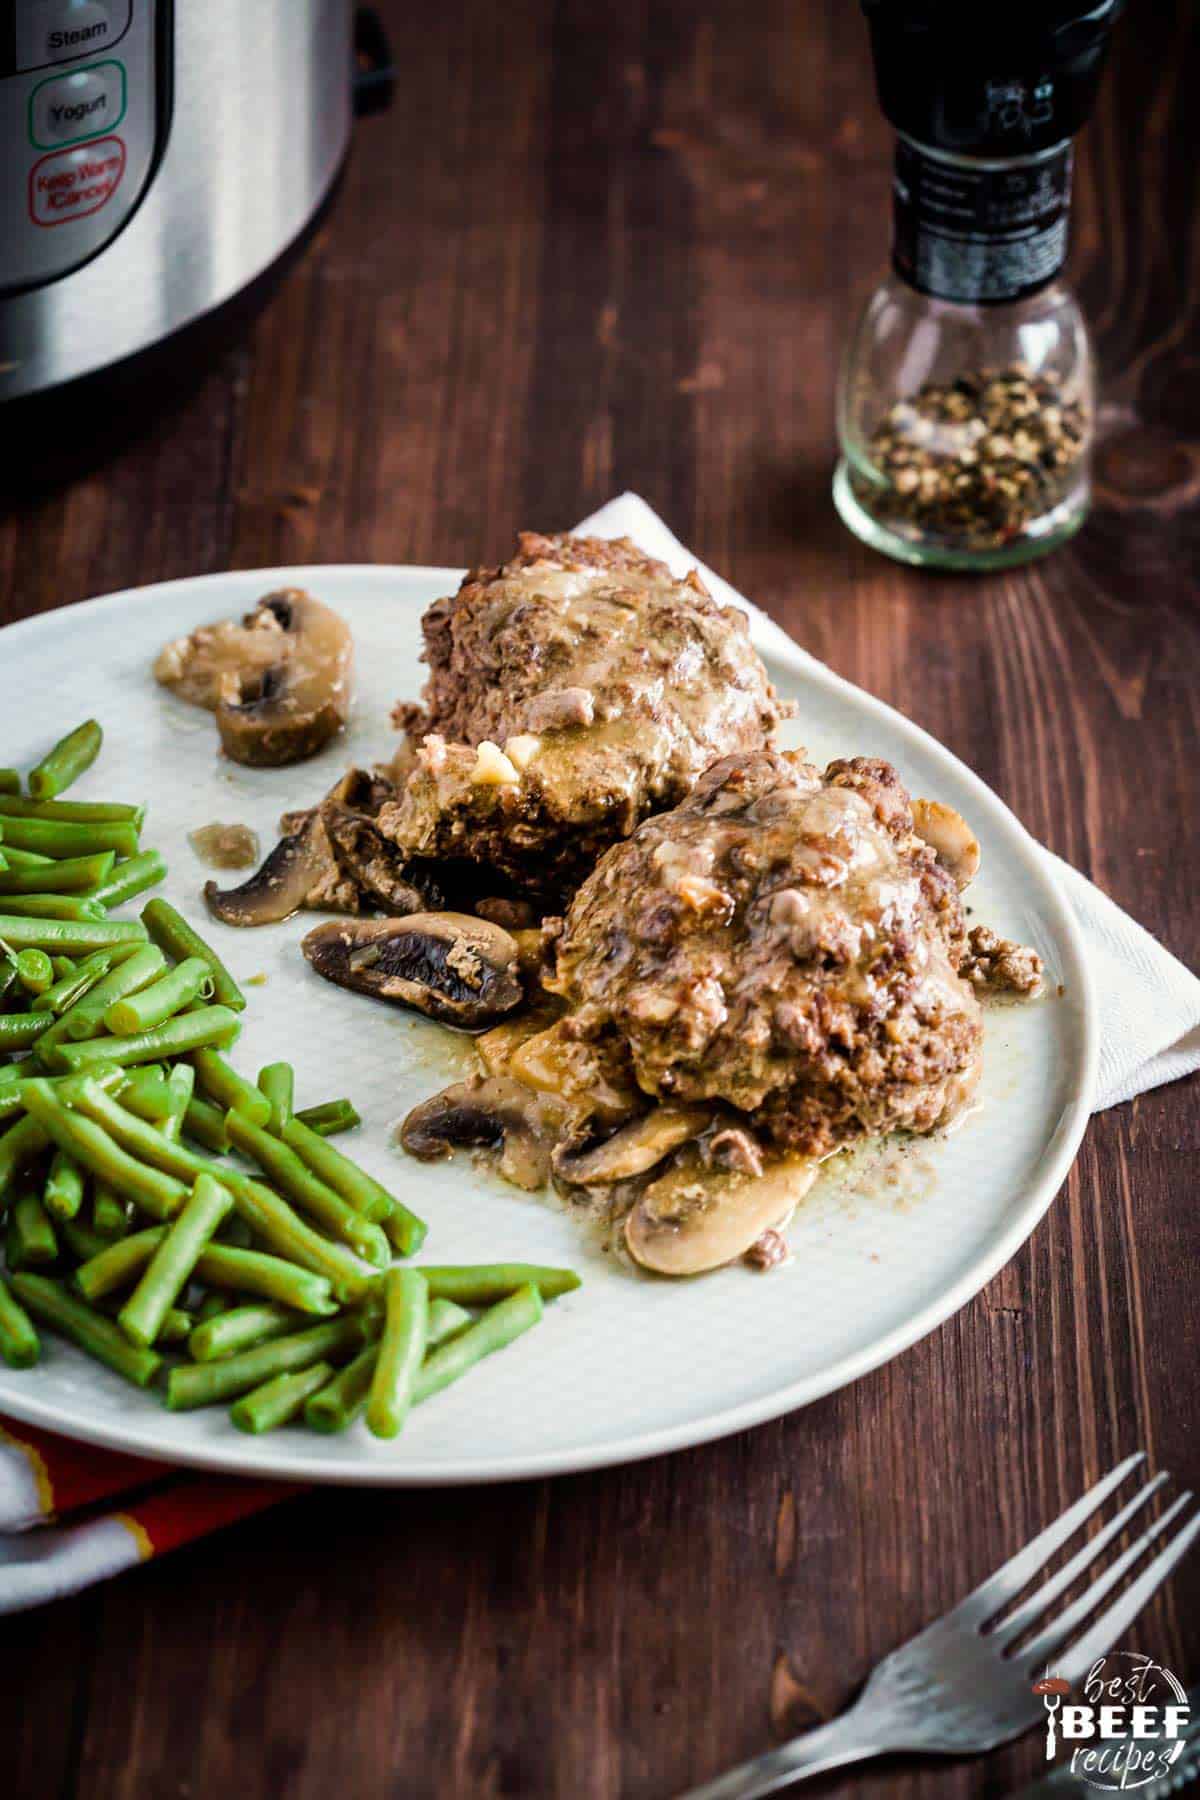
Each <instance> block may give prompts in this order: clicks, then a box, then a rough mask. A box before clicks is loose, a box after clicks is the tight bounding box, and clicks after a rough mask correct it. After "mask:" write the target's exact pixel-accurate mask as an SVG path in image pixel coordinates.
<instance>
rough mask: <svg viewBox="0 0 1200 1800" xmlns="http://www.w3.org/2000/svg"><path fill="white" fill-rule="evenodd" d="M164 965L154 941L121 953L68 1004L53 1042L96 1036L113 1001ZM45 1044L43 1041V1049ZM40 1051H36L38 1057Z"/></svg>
mask: <svg viewBox="0 0 1200 1800" xmlns="http://www.w3.org/2000/svg"><path fill="white" fill-rule="evenodd" d="M166 966H167V964H166V958H165V957H164V956H163V953H162V951H161V950H159V949H156V947H155V946H154V945H153V944H140V945H139V946H138V947H137V949H136V950H134V952H133V954H132V955H131V956H125V957H122V958H121V959H120V960H119V961H118V962H117V963H116V966H115V967H114V968H113V969H111V970H110V972H109V973H108V974H107V975H105V976H103V977H102V979H101V980H100V981H97V982H95V983H94V984H93V986H92V987H91V988H89V990H88V992H87V993H86V994H84V995H83V997H82V998H81V999H79V1000H77V1001H76V1003H75V1005H74V1006H72V1007H70V1008H68V1010H67V1011H66V1012H65V1013H64V1014H63V1015H62V1017H61V1019H60V1020H59V1022H58V1025H56V1026H55V1027H54V1031H55V1033H56V1034H57V1035H56V1037H55V1038H54V1039H53V1040H52V1042H55V1043H57V1042H60V1041H61V1040H63V1039H67V1038H69V1039H70V1040H71V1041H72V1042H74V1043H81V1042H83V1041H84V1040H85V1039H87V1038H93V1037H95V1036H96V1035H97V1034H98V1033H99V1032H100V1031H101V1030H102V1028H103V1025H104V1015H105V1013H106V1012H107V1011H108V1009H109V1007H110V1006H111V1005H112V1004H113V1002H114V1001H116V1000H120V999H122V998H123V997H124V996H125V995H126V994H134V993H136V992H137V991H138V989H139V988H143V987H145V986H146V984H147V982H150V981H153V980H155V978H156V977H157V976H159V975H161V973H162V971H163V970H164V969H165V968H166ZM45 1048H46V1046H45V1045H43V1051H44V1050H45ZM41 1055H42V1053H41V1052H39V1060H41Z"/></svg>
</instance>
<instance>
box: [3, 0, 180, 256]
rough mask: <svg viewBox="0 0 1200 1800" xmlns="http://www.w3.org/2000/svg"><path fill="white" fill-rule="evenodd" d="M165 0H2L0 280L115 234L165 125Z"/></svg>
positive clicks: (92, 248)
mask: <svg viewBox="0 0 1200 1800" xmlns="http://www.w3.org/2000/svg"><path fill="white" fill-rule="evenodd" d="M163 3H164V0H0V289H10V290H11V289H14V288H26V287H35V286H39V285H41V284H43V283H45V282H48V281H53V280H55V279H56V278H57V277H58V276H59V275H65V274H66V273H67V272H68V271H69V270H71V269H74V268H77V267H78V266H79V264H80V263H82V262H86V261H87V260H88V258H89V257H91V256H94V255H95V254H96V252H97V251H98V250H101V249H103V247H104V245H105V244H107V243H108V242H109V240H110V239H111V238H113V237H115V236H116V234H117V232H118V231H119V230H120V229H121V226H122V225H123V224H124V223H125V221H126V219H127V218H128V217H129V215H130V213H131V212H132V211H133V209H134V207H135V206H136V205H137V202H138V200H139V199H140V197H141V194H142V190H143V188H144V186H145V184H146V179H147V177H148V175H149V173H150V170H151V167H152V166H153V163H154V157H155V150H156V145H157V139H158V134H159V132H160V131H161V130H164V129H165V126H166V119H165V117H163V116H161V115H162V113H163V110H164V105H163V95H164V93H165V91H166V90H165V82H164V79H163V76H164V71H163V70H161V69H160V68H159V66H158V64H159V56H160V54H162V55H165V54H166V48H165V32H163V33H160V25H161V24H162V19H161V17H160V14H161V12H162V7H163Z"/></svg>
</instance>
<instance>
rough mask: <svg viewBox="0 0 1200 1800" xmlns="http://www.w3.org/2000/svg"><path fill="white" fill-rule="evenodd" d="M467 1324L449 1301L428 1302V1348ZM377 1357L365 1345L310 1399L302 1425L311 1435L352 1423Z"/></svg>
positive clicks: (372, 1348) (465, 1317) (468, 1319)
mask: <svg viewBox="0 0 1200 1800" xmlns="http://www.w3.org/2000/svg"><path fill="white" fill-rule="evenodd" d="M471 1323H472V1320H471V1315H470V1313H469V1312H464V1310H463V1308H462V1307H461V1306H455V1304H454V1302H453V1301H452V1300H433V1301H431V1302H430V1306H429V1332H428V1338H427V1343H428V1346H429V1348H430V1349H432V1348H433V1347H434V1345H435V1344H442V1343H445V1342H446V1341H447V1340H448V1339H449V1338H452V1337H457V1336H458V1334H459V1332H460V1331H464V1330H465V1329H466V1327H467V1326H468V1325H470V1324H471ZM378 1356H379V1343H378V1340H377V1341H376V1342H375V1343H372V1344H368V1345H367V1347H366V1349H365V1350H363V1351H361V1352H360V1353H359V1355H358V1356H356V1357H355V1358H354V1361H353V1362H351V1363H347V1365H346V1367H345V1368H344V1369H343V1370H342V1371H341V1373H340V1374H339V1375H335V1376H334V1378H333V1380H332V1381H331V1382H330V1383H329V1385H328V1386H327V1387H324V1388H322V1389H321V1391H320V1393H318V1394H314V1395H313V1397H312V1399H311V1400H310V1401H309V1402H308V1405H307V1406H306V1407H305V1409H304V1420H305V1423H306V1424H307V1425H308V1426H310V1427H311V1429H312V1430H313V1431H324V1432H333V1431H345V1429H346V1427H347V1426H348V1425H350V1424H352V1423H353V1421H354V1420H355V1419H356V1418H357V1417H358V1415H359V1413H360V1412H361V1411H362V1409H363V1407H364V1406H365V1405H366V1401H367V1395H368V1393H369V1392H370V1389H371V1377H372V1376H373V1375H374V1373H375V1363H376V1360H377V1358H378Z"/></svg>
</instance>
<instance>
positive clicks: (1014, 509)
mask: <svg viewBox="0 0 1200 1800" xmlns="http://www.w3.org/2000/svg"><path fill="white" fill-rule="evenodd" d="M862 3H863V10H864V12H865V13H866V15H867V20H868V24H869V27H870V33H871V49H872V54H873V57H874V63H875V78H876V85H877V88H878V92H879V100H880V104H881V105H882V107H883V111H884V113H885V115H886V117H887V119H888V121H889V122H890V123H891V124H892V125H893V126H894V127H895V129H896V131H897V133H898V136H897V140H896V154H895V173H894V179H893V186H892V193H893V237H892V268H893V273H892V274H891V275H890V276H888V277H887V278H886V279H885V280H884V281H883V282H882V283H881V284H880V286H879V287H878V288H877V289H876V290H875V292H874V294H872V296H871V298H870V299H869V300H868V302H867V304H866V306H865V308H864V309H863V312H862V315H861V317H860V319H859V322H858V324H857V326H856V328H855V331H854V334H853V336H852V338H851V340H850V343H849V346H848V348H847V351H846V355H845V358H844V360H843V365H842V371H841V378H840V383H839V393H838V437H839V441H840V447H841V460H840V462H839V464H838V468H837V473H836V475H835V477H834V487H833V491H834V499H835V501H836V504H837V508H838V511H839V512H840V514H841V516H842V518H843V520H844V521H845V523H846V524H847V525H848V526H849V527H850V529H851V531H853V532H854V533H855V534H856V535H857V536H858V537H860V538H861V539H862V540H863V542H864V543H867V544H870V545H872V546H873V547H874V548H875V549H877V550H882V551H883V552H885V553H886V554H887V555H889V556H894V557H897V558H899V559H900V560H901V561H903V562H910V563H919V564H925V565H930V566H934V567H942V568H959V569H989V568H999V567H1003V566H1005V565H1007V564H1010V563H1016V562H1023V561H1025V560H1027V559H1028V558H1030V557H1033V556H1041V555H1043V554H1044V553H1045V552H1046V551H1048V550H1052V549H1054V547H1055V546H1056V545H1058V544H1061V543H1062V542H1064V540H1065V539H1067V538H1068V537H1070V536H1071V534H1072V533H1073V532H1075V531H1076V530H1077V529H1078V528H1079V526H1080V525H1081V524H1082V523H1083V519H1084V517H1085V515H1086V512H1087V507H1088V499H1089V483H1088V462H1089V453H1090V449H1091V443H1092V434H1093V427H1094V420H1095V395H1094V378H1093V363H1092V349H1091V343H1090V339H1089V336H1088V330H1087V326H1086V324H1085V322H1084V318H1083V314H1082V313H1081V311H1080V309H1079V305H1078V302H1077V301H1076V299H1075V297H1074V295H1073V294H1072V293H1071V291H1070V289H1069V288H1067V287H1066V286H1065V285H1064V284H1063V283H1062V282H1061V281H1060V280H1059V279H1058V276H1059V271H1060V270H1061V268H1062V265H1063V262H1064V260H1065V257H1066V251H1067V220H1068V212H1069V208H1070V196H1071V162H1072V139H1073V137H1074V135H1075V133H1076V132H1078V131H1079V129H1080V128H1081V127H1082V125H1083V124H1084V123H1085V122H1086V120H1087V117H1088V115H1089V113H1090V111H1091V108H1092V103H1093V101H1094V99H1095V95H1096V89H1097V86H1098V84H1099V80H1100V75H1101V72H1102V70H1103V67H1104V62H1105V58H1106V56H1107V52H1108V44H1109V38H1110V34H1111V30H1112V26H1113V23H1114V21H1115V19H1116V17H1117V14H1118V13H1119V12H1120V10H1121V6H1122V3H1123V0H1100V3H1099V4H1092V5H1087V4H1086V3H1085V0H1074V3H1073V4H1072V3H1071V0H1000V3H999V4H996V3H993V0H974V3H973V4H971V5H964V4H963V0H862Z"/></svg>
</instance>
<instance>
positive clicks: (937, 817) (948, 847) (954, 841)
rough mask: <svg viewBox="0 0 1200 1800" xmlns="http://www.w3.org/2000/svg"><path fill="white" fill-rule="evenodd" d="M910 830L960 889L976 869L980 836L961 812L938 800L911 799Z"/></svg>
mask: <svg viewBox="0 0 1200 1800" xmlns="http://www.w3.org/2000/svg"><path fill="white" fill-rule="evenodd" d="M912 816H913V830H914V831H915V832H916V834H917V836H918V837H919V838H920V839H921V841H922V843H925V844H928V845H929V848H930V849H931V850H932V851H933V853H934V855H935V856H936V857H937V859H938V861H939V862H940V863H941V865H942V867H943V868H944V869H945V871H946V873H947V874H948V875H949V876H951V877H952V879H953V881H954V885H955V887H956V888H957V889H958V890H959V892H960V893H961V892H962V890H963V888H965V887H969V886H970V884H971V883H972V882H973V881H974V879H975V877H976V876H977V875H978V873H979V839H978V838H977V837H976V836H975V833H974V832H973V831H972V830H971V827H970V826H969V825H968V824H967V821H966V820H965V819H964V818H963V816H962V814H961V813H960V812H956V811H955V810H954V808H953V807H952V806H947V805H945V803H944V802H943V801H941V800H914V801H913V803H912Z"/></svg>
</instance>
